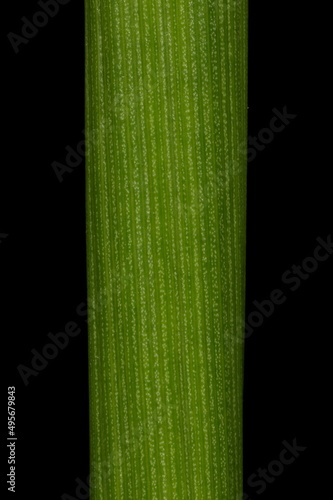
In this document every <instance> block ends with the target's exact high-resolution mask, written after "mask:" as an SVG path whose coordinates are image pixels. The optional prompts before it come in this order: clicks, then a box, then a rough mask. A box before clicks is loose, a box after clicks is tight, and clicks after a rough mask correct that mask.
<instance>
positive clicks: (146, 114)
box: [85, 0, 247, 500]
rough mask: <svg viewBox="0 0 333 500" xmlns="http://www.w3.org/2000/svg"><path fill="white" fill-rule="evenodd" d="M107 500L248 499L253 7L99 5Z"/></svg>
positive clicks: (100, 357) (93, 65)
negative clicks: (247, 152)
mask: <svg viewBox="0 0 333 500" xmlns="http://www.w3.org/2000/svg"><path fill="white" fill-rule="evenodd" d="M85 9H86V125H87V130H88V133H89V131H90V132H91V133H94V134H95V137H96V139H97V140H95V141H93V143H91V144H90V145H89V146H88V151H87V161H86V184H87V191H86V201H87V260H88V294H89V298H90V307H89V371H90V375H89V380H90V382H89V383H90V421H91V472H92V474H93V475H94V486H93V487H92V491H91V495H92V496H91V498H92V500H111V499H112V500H113V499H126V500H127V499H137V500H139V499H140V500H143V499H144V500H146V499H179V500H185V499H189V500H194V499H203V500H211V499H219V500H236V498H237V499H238V498H241V492H242V387H243V343H242V341H240V339H241V337H242V325H243V322H244V321H243V320H244V295H245V225H246V224H245V222H246V157H245V156H244V154H243V153H242V150H241V146H243V147H244V144H246V135H247V134H246V122H247V93H246V88H247V0H236V1H232V0H225V1H223V0H220V1H215V0H193V1H190V0H149V1H148V0H132V1H127V0H123V1H120V0H112V1H111V0H106V1H104V2H102V1H101V0H86V1H85Z"/></svg>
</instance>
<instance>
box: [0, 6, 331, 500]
mask: <svg viewBox="0 0 333 500" xmlns="http://www.w3.org/2000/svg"><path fill="white" fill-rule="evenodd" d="M5 10H6V16H5V21H4V27H3V31H2V41H3V54H4V59H5V71H4V74H3V77H2V82H3V84H4V90H3V91H2V98H3V104H4V105H5V114H4V117H3V118H2V125H3V128H2V137H3V138H4V140H3V142H2V158H5V157H6V160H5V161H3V163H2V168H1V175H2V176H3V179H2V183H1V197H0V203H1V224H0V233H1V239H0V257H1V259H0V260H1V284H2V287H1V289H2V293H3V296H2V315H1V320H2V321H1V323H2V326H3V334H2V335H3V338H4V339H5V347H4V349H3V350H2V357H3V363H2V364H3V366H5V367H6V368H5V376H4V377H2V382H4V384H3V390H2V392H1V395H2V396H1V398H2V402H3V405H4V406H3V408H5V407H6V394H7V386H13V385H14V386H16V409H17V421H16V423H17V437H18V440H17V447H16V456H17V464H16V465H17V467H16V471H17V482H16V489H17V493H16V494H15V495H14V494H9V495H8V496H9V498H10V497H12V498H14V497H16V498H18V499H26V498H30V497H31V498H34V499H35V500H39V499H40V500H56V499H60V498H61V495H62V494H64V493H68V494H69V495H72V496H73V497H75V488H76V485H77V483H76V478H81V479H82V480H83V481H84V482H85V480H86V477H87V475H88V473H89V468H88V467H89V449H88V386H87V329H86V323H85V317H82V316H79V315H78V314H77V311H76V309H77V306H78V305H79V304H82V303H84V302H85V301H86V275H85V272H86V270H85V211H84V161H82V162H81V163H80V164H79V165H78V166H77V167H76V168H75V169H73V171H72V172H71V173H68V174H67V173H66V174H64V176H63V182H61V183H60V182H59V180H58V179H57V177H56V175H55V172H54V170H53V168H52V166H51V165H52V163H53V162H54V161H58V162H60V163H65V156H66V149H65V148H66V146H68V145H69V146H71V147H73V148H74V149H75V148H76V147H77V145H78V143H79V142H80V141H81V140H82V139H83V138H84V135H83V132H82V131H83V129H84V12H83V2H80V1H79V0H70V1H69V2H68V4H67V5H61V6H60V8H59V12H58V13H57V15H56V16H54V18H53V19H49V22H48V24H47V25H46V26H45V27H41V28H40V29H39V32H38V33H37V34H36V35H35V36H33V37H32V38H31V39H30V40H29V42H28V43H27V44H21V45H19V51H18V53H17V54H15V52H14V50H13V47H12V46H11V44H10V42H9V40H8V38H7V34H8V32H14V33H16V34H20V32H21V29H22V24H23V23H22V21H21V18H22V16H26V17H27V18H28V19H31V18H32V17H33V15H34V14H35V13H36V12H37V11H38V10H40V7H39V6H38V4H37V1H35V0H34V1H30V0H29V1H27V0H25V1H13V2H11V3H10V4H9V2H8V3H6V8H5ZM323 18H325V14H324V13H323V12H322V11H319V10H318V9H317V10H316V9H312V8H309V7H306V6H305V4H304V3H303V2H290V1H287V0H281V1H280V2H276V3H273V2H267V1H260V0H256V1H254V0H253V1H251V0H250V39H249V135H250V136H252V137H254V136H258V133H259V131H260V130H262V129H263V128H265V127H268V126H269V123H270V120H271V118H272V117H273V113H274V112H273V108H276V109H278V110H280V111H282V109H283V108H284V107H285V106H286V107H287V110H288V112H289V113H292V114H295V115H297V117H296V118H295V119H293V120H291V122H290V124H289V125H288V126H286V127H285V129H284V130H283V131H281V132H280V133H276V134H275V135H274V138H273V140H272V141H271V142H270V143H269V144H267V145H266V146H265V148H264V149H263V150H262V151H258V152H257V154H256V157H255V158H254V159H253V160H252V161H251V162H249V167H248V227H247V242H248V243H247V245H248V250H247V316H248V315H249V314H250V313H251V312H252V311H254V310H255V306H254V305H253V301H254V300H258V301H262V300H264V299H268V298H269V296H270V293H271V292H272V290H274V289H276V288H278V289H281V290H283V292H284V293H285V296H286V300H285V302H284V303H283V304H282V305H280V306H278V307H276V310H275V311H274V313H273V314H272V315H271V316H270V317H269V318H267V319H265V320H264V322H263V324H262V325H261V326H260V327H258V328H255V329H254V332H253V333H252V335H251V336H249V338H248V339H247V341H246V363H245V402H244V403H245V404H244V422H245V425H244V468H245V469H244V481H245V485H244V490H245V492H246V494H247V495H248V497H246V495H245V498H250V499H253V500H256V499H257V498H262V500H270V499H281V498H283V499H294V498H303V496H304V495H305V494H307V495H308V496H310V497H312V498H316V499H317V498H318V499H319V498H324V496H325V498H326V493H327V492H328V491H329V490H328V480H329V473H328V472H327V471H326V470H325V463H327V459H326V458H325V456H324V451H325V452H328V454H330V453H329V450H330V449H331V445H329V444H328V428H327V427H326V426H325V420H326V418H327V413H328V406H329V399H330V392H331V391H330V386H329V384H328V375H329V371H330V370H329V369H330V362H331V361H330V358H331V356H330V347H329V345H330V344H329V340H330V336H331V335H332V322H331V308H332V293H331V292H330V291H329V290H328V286H327V285H328V284H329V283H330V282H331V279H332V274H331V272H332V261H333V257H330V259H328V260H327V261H326V262H321V263H320V264H319V267H318V270H317V271H316V272H314V273H312V274H311V275H310V276H309V278H308V279H303V280H301V282H300V286H299V288H298V289H297V290H295V291H291V290H290V285H286V284H284V283H283V282H282V279H281V276H282V275H283V273H284V272H286V271H287V270H289V269H291V268H292V266H293V265H301V264H302V262H303V260H304V259H305V258H306V257H310V256H312V255H313V251H314V249H315V247H316V246H317V242H316V238H317V237H321V238H323V239H324V240H326V238H327V236H328V235H329V234H332V224H331V220H332V208H331V205H332V203H331V193H330V181H329V177H328V175H329V171H330V170H331V160H330V161H329V160H328V159H327V158H325V154H327V152H328V151H329V148H330V137H329V123H328V124H327V125H326V124H325V122H323V120H322V117H321V116H320V114H321V113H322V114H323V115H324V114H326V115H327V116H328V117H329V116H330V112H329V111H328V110H327V101H328V97H326V98H325V91H324V88H323V84H324V83H325V81H326V79H327V75H328V73H327V71H328V70H327V71H326V73H325V68H327V61H326V62H325V61H324V63H323V62H322V61H321V60H320V58H319V54H320V50H321V48H322V47H323V42H322V38H321V30H319V32H318V35H317V34H316V35H314V28H315V27H317V22H318V20H320V22H322V21H323ZM324 31H325V30H324V29H323V30H322V32H324ZM314 43H317V44H318V47H319V48H316V46H315V45H314ZM325 101H326V104H324V103H325ZM69 321H75V322H76V323H77V324H78V325H79V327H80V329H81V332H80V334H79V335H77V336H76V337H74V338H72V339H70V341H69V344H68V346H67V347H66V348H65V349H64V350H63V351H60V352H59V355H58V356H57V357H56V358H55V359H53V360H50V361H49V363H48V366H47V367H46V368H45V369H44V370H41V371H40V372H39V373H38V375H36V376H34V375H32V376H31V377H29V379H28V380H29V383H28V385H27V386H25V385H24V383H23V381H22V378H21V377H20V375H19V373H18V371H17V366H18V365H20V364H23V365H29V363H30V361H31V358H32V354H31V349H33V348H35V349H36V350H37V351H39V352H41V350H42V349H43V347H44V346H45V344H46V343H48V337H47V335H48V333H49V332H52V333H57V332H59V331H63V329H64V327H65V325H66V324H67V323H68V322H69ZM3 414H4V419H3V420H2V421H1V422H2V431H1V435H2V447H3V448H5V440H6V416H5V412H4V413H3ZM294 439H296V441H297V444H298V445H301V446H304V447H306V450H305V451H303V452H301V454H300V456H299V457H298V458H297V459H296V460H295V462H294V463H293V464H290V465H288V466H286V467H285V470H284V472H283V473H282V474H280V475H279V476H277V477H276V478H275V480H274V482H272V483H271V484H267V487H266V490H265V491H264V492H263V493H261V494H258V489H259V487H258V486H257V487H253V486H250V485H248V484H247V479H248V478H249V476H250V475H251V474H253V473H256V471H257V470H258V468H260V467H261V468H267V466H268V464H270V463H271V462H272V460H278V459H279V454H280V452H281V450H282V449H283V447H284V445H283V441H288V442H290V443H292V442H293V440H294ZM5 455H6V454H5ZM3 465H4V467H3V468H2V470H4V471H6V473H7V468H8V466H7V464H5V463H4V464H3ZM4 475H5V474H4ZM3 487H4V489H5V490H6V486H5V481H4V484H3ZM7 493H8V492H7ZM207 500H210V499H207ZM231 500H233V499H231Z"/></svg>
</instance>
